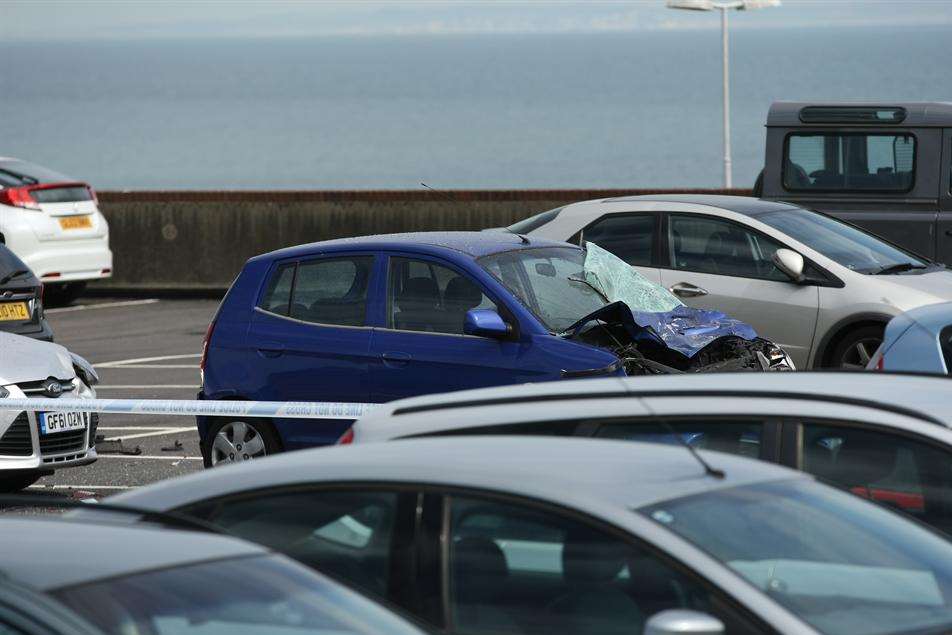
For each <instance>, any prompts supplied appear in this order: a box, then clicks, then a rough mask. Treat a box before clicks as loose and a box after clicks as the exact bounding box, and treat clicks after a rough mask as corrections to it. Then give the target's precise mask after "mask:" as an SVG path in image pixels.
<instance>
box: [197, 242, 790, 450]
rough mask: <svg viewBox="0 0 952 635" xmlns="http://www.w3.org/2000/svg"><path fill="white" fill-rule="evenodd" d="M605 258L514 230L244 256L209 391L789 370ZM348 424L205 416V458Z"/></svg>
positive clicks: (781, 357)
mask: <svg viewBox="0 0 952 635" xmlns="http://www.w3.org/2000/svg"><path fill="white" fill-rule="evenodd" d="M786 363H787V360H786V356H785V354H784V353H783V352H782V351H780V349H779V348H778V347H776V346H775V345H773V344H771V343H769V342H766V341H765V340H761V339H759V338H757V337H756V334H755V333H754V332H753V330H752V329H751V328H750V327H749V326H748V325H746V324H743V323H740V322H737V321H736V320H731V319H729V318H727V317H726V316H724V315H723V314H719V313H715V312H710V311H698V310H695V309H690V308H688V307H685V306H683V305H682V304H681V302H680V301H679V300H678V299H677V298H675V297H674V296H673V295H671V294H670V293H669V292H668V291H667V290H665V289H663V288H661V287H660V286H658V285H657V284H654V283H652V282H649V281H648V280H646V279H644V278H643V277H641V276H640V275H639V274H638V273H637V272H635V271H634V270H633V269H632V268H631V267H629V266H628V265H626V264H625V263H624V262H622V261H621V260H619V259H617V258H615V256H613V255H611V254H610V253H608V252H606V251H604V250H602V249H600V248H599V247H597V246H595V245H592V244H591V243H588V244H587V245H586V248H582V247H579V246H577V245H569V244H567V243H560V242H554V241H548V240H541V239H531V240H530V239H528V238H525V237H522V236H519V235H515V234H510V233H505V232H444V233H417V234H398V235H388V236H372V237H365V238H351V239H343V240H334V241H328V242H321V243H313V244H310V245H301V246H298V247H291V248H288V249H282V250H280V251H275V252H272V253H269V254H264V255H261V256H257V257H255V258H252V259H251V260H249V261H248V263H247V264H246V265H245V267H244V269H243V270H242V272H241V274H240V275H239V276H238V278H237V280H235V283H234V284H233V285H232V287H231V289H230V290H229V292H228V294H227V295H226V296H225V299H224V300H223V301H222V304H221V307H220V308H219V310H218V314H217V315H216V317H215V320H214V321H213V323H212V324H211V325H210V326H209V330H208V334H207V336H206V341H205V353H204V355H203V359H202V370H203V378H202V392H201V393H200V394H199V398H200V399H223V400H263V401H336V402H371V403H380V402H385V401H391V400H394V399H400V398H403V397H410V396H414V395H420V394H426V393H436V392H447V391H453V390H461V389H466V388H477V387H484V386H496V385H501V384H514V383H522V382H536V381H551V380H561V379H571V378H576V377H593V376H606V375H619V376H624V375H626V374H635V373H655V372H693V371H699V370H705V369H707V368H708V367H710V366H713V367H716V368H717V369H727V370H772V369H774V368H781V367H785V366H786ZM348 425H349V422H348V421H309V420H303V419H273V420H264V419H255V418H245V419H241V420H227V419H224V418H221V417H200V418H199V419H198V427H199V433H200V436H201V442H202V451H203V455H204V457H205V461H206V465H209V466H211V465H214V464H217V463H219V462H227V461H240V460H246V459H250V458H255V457H258V456H263V455H265V454H272V453H274V452H278V451H281V450H294V449H298V448H304V447H311V446H315V445H323V444H330V443H334V442H335V441H337V439H338V438H339V437H340V436H341V434H342V433H344V432H345V431H346V430H347V427H348Z"/></svg>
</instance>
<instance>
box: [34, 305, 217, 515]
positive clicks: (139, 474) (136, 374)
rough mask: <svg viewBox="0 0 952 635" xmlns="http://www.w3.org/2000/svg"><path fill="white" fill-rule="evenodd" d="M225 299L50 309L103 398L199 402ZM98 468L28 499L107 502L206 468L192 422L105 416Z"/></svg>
mask: <svg viewBox="0 0 952 635" xmlns="http://www.w3.org/2000/svg"><path fill="white" fill-rule="evenodd" d="M218 304H219V300H218V299H126V298H81V299H80V300H78V301H77V302H76V303H75V304H74V305H73V306H69V307H63V308H56V309H48V310H47V319H48V320H49V322H50V326H51V327H52V328H53V333H54V337H55V340H56V342H57V343H59V344H62V345H64V346H65V347H66V348H68V349H69V350H71V351H73V352H75V353H78V354H79V355H82V356H83V357H85V358H86V359H87V360H89V362H90V363H92V364H93V365H94V366H95V367H96V370H97V372H98V373H99V377H100V379H101V383H100V385H99V386H96V392H97V396H99V397H101V398H117V399H194V398H195V395H196V393H197V392H198V389H199V383H200V379H199V371H198V364H199V359H200V356H201V350H202V338H203V337H204V335H205V329H206V328H207V327H208V324H209V322H210V321H211V319H212V317H213V315H214V313H215V310H216V309H217V308H218ZM98 432H99V436H101V437H103V438H104V439H103V440H101V441H99V442H98V443H97V451H98V452H99V460H98V461H96V462H95V463H93V464H91V465H88V466H84V467H79V468H70V469H63V470H59V471H57V472H56V473H55V474H53V475H51V476H46V477H43V478H42V479H40V480H39V481H38V482H37V483H36V484H35V485H33V486H32V487H31V488H30V489H29V490H27V493H30V494H45V493H49V494H51V495H57V496H59V495H66V496H71V497H74V498H89V497H95V498H99V497H101V496H105V495H108V494H112V493H115V492H118V491H121V490H126V489H132V488H135V487H138V486H141V485H146V484H148V483H152V482H155V481H159V480H162V479H166V478H170V477H173V476H180V475H182V474H187V473H189V472H195V471H198V470H201V469H203V468H202V458H201V453H200V451H199V448H198V433H197V432H196V429H195V419H194V417H191V416H164V415H117V414H103V415H101V417H100V422H99V431H98Z"/></svg>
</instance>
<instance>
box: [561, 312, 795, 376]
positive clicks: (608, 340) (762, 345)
mask: <svg viewBox="0 0 952 635" xmlns="http://www.w3.org/2000/svg"><path fill="white" fill-rule="evenodd" d="M561 336H562V337H566V338H568V339H571V340H574V341H577V342H581V343H584V344H589V345H591V346H597V347H599V348H603V349H607V350H609V351H611V352H612V353H614V354H615V355H617V356H618V358H619V360H620V362H621V363H622V364H623V365H624V368H625V373H626V374H628V375H660V374H671V373H707V372H732V371H735V372H736V371H749V372H757V371H775V370H779V371H785V370H794V366H793V362H792V361H791V360H790V358H789V357H788V356H787V354H786V353H785V352H784V351H783V349H781V348H780V347H779V346H777V345H776V344H774V343H773V342H770V341H768V340H765V339H763V338H761V337H757V334H756V332H755V331H754V329H753V328H752V327H751V326H750V325H748V324H745V323H744V322H740V321H739V320H734V319H732V318H729V317H727V316H726V315H724V314H723V313H720V312H718V311H704V310H701V309H694V308H691V307H687V306H683V305H682V306H678V307H675V308H674V309H672V310H670V311H663V312H634V311H632V310H631V309H630V308H629V307H628V305H627V304H625V303H624V302H612V303H611V304H607V305H605V306H603V307H602V308H600V309H598V310H597V311H594V312H592V313H590V314H589V315H586V316H585V317H583V318H582V319H581V320H579V321H578V322H576V323H575V324H573V325H572V326H571V327H569V329H567V330H566V331H565V332H564V333H562V334H561Z"/></svg>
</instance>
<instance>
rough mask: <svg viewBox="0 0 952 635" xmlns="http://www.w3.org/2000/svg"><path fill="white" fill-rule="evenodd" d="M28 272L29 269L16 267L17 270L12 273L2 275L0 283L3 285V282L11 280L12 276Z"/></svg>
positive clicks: (15, 276) (17, 276)
mask: <svg viewBox="0 0 952 635" xmlns="http://www.w3.org/2000/svg"><path fill="white" fill-rule="evenodd" d="M28 273H30V271H29V270H28V269H17V270H16V271H14V272H13V273H11V274H9V275H6V276H4V277H3V278H0V285H4V284H6V283H8V282H10V281H11V280H13V279H14V278H19V277H20V276H25V275H26V274H28Z"/></svg>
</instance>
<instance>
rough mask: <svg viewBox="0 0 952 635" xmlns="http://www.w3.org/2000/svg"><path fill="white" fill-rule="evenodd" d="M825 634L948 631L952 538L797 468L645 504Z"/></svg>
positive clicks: (661, 521)
mask: <svg viewBox="0 0 952 635" xmlns="http://www.w3.org/2000/svg"><path fill="white" fill-rule="evenodd" d="M639 511H640V512H641V513H642V514H644V515H645V517H647V518H651V519H652V520H654V521H655V522H656V523H658V525H659V526H661V527H664V528H666V529H667V530H669V531H673V532H674V533H676V534H678V535H680V536H681V537H682V538H685V539H686V540H688V541H690V542H692V543H694V544H695V545H696V546H698V547H699V548H701V549H703V550H704V551H706V552H707V553H708V554H709V555H711V556H712V557H714V558H716V559H718V560H720V561H721V562H722V563H724V564H725V565H727V566H728V567H730V568H731V569H733V570H734V571H735V572H737V573H738V574H740V575H741V576H743V577H744V578H746V579H747V581H748V582H749V583H751V584H752V585H754V586H755V587H757V588H758V589H760V590H762V591H763V592H764V593H765V594H767V595H769V597H770V598H771V599H772V600H774V601H776V602H777V603H779V604H781V605H782V606H784V607H785V608H786V609H788V610H789V611H791V612H792V613H794V614H795V615H797V616H798V617H800V618H801V619H803V620H804V621H806V622H808V623H809V624H810V625H812V626H813V627H814V628H816V630H817V631H819V632H821V633H827V634H830V635H832V634H842V635H859V634H861V633H862V634H864V635H866V634H871V633H881V634H885V633H892V634H899V633H912V632H916V633H933V632H935V633H940V632H941V633H945V632H948V625H949V624H950V623H952V601H950V598H952V550H950V549H949V543H948V540H946V539H945V538H943V537H942V536H941V535H940V534H937V533H934V532H932V531H930V530H928V529H927V528H925V527H922V526H920V525H919V524H918V523H913V522H909V521H908V520H906V519H905V518H903V517H902V516H901V515H899V514H894V513H892V512H889V511H887V510H885V509H882V508H880V507H878V506H876V505H870V504H869V503H868V502H866V501H864V500H862V499H860V498H859V497H857V496H853V495H851V494H848V493H845V492H842V491H839V490H837V489H835V488H832V487H829V486H826V485H823V484H821V483H818V482H816V481H814V480H813V479H812V478H800V477H791V478H787V479H781V480H769V481H760V482H757V481H756V480H755V481H754V482H751V483H749V484H744V485H734V486H728V487H721V488H716V489H709V490H708V491H704V492H702V493H700V494H692V495H689V496H686V497H683V498H675V499H669V500H665V501H662V502H660V503H657V504H653V505H650V506H648V507H646V508H642V509H640V510H639Z"/></svg>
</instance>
